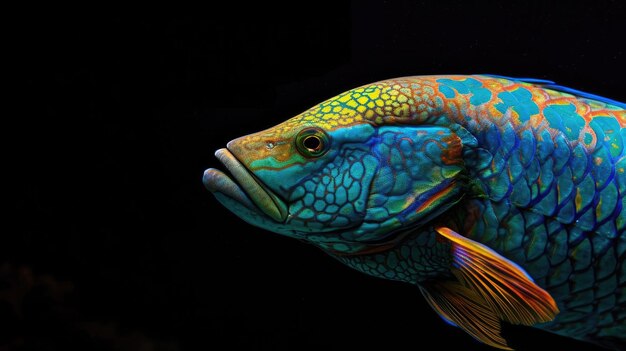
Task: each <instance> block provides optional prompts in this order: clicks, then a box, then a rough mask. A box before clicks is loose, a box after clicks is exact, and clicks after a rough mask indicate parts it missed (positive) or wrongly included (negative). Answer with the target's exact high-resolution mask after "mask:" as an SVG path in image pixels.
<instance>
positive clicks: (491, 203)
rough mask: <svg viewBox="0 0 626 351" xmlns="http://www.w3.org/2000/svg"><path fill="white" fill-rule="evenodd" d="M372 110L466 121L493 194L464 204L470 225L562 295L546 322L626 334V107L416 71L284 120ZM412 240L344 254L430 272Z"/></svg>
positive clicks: (391, 270) (395, 275) (567, 330)
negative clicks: (378, 249)
mask: <svg viewBox="0 0 626 351" xmlns="http://www.w3.org/2000/svg"><path fill="white" fill-rule="evenodd" d="M362 120H367V121H370V122H371V123H374V124H377V125H406V124H411V125H445V126H452V125H459V126H462V130H463V131H467V132H469V133H470V134H471V135H472V136H473V137H474V138H475V139H476V143H475V144H473V145H466V146H469V147H467V148H466V150H465V153H464V158H465V162H466V166H467V168H468V170H469V172H470V177H472V178H473V179H477V180H478V184H479V186H480V188H481V190H482V191H484V194H485V199H483V200H476V199H473V200H468V201H465V202H464V203H463V205H462V206H461V208H462V207H463V206H465V208H464V210H465V211H466V213H467V215H466V216H465V217H464V218H465V220H464V221H463V223H459V226H461V227H464V229H465V230H464V231H463V234H464V235H466V236H468V237H469V238H471V239H473V240H476V241H479V242H482V243H484V244H486V245H488V246H490V247H492V248H493V249H495V250H496V251H497V252H499V253H500V254H502V255H504V256H505V257H507V258H509V259H511V260H513V261H514V262H516V263H518V264H519V265H520V266H522V267H523V268H524V269H525V270H526V271H527V272H528V273H529V274H530V275H531V276H532V277H533V278H534V279H535V281H536V282H537V283H538V284H539V285H540V286H542V287H544V288H545V289H546V290H547V291H548V292H549V293H550V294H551V295H552V296H553V298H554V299H555V300H556V301H557V303H558V305H559V309H560V310H561V313H560V314H559V315H558V316H557V318H556V319H555V320H554V321H553V322H550V323H547V324H545V325H542V326H540V327H543V328H545V329H549V330H552V331H555V332H557V333H560V334H563V335H569V336H573V337H577V338H581V336H584V338H586V339H591V340H594V339H596V340H597V339H602V338H605V337H609V338H610V337H614V338H620V337H621V338H623V335H625V334H626V312H625V311H626V271H625V268H624V265H623V263H624V260H625V258H626V235H625V234H624V232H625V227H626V212H624V211H626V210H625V208H626V175H625V168H626V151H625V144H626V129H625V128H624V127H625V126H626V111H625V110H624V109H623V108H621V107H620V106H615V105H612V104H607V103H605V102H602V101H596V100H591V99H588V98H581V97H577V96H574V95H571V94H568V93H566V92H560V91H556V90H550V89H545V88H543V87H542V86H540V85H538V84H532V83H525V82H522V81H513V80H508V79H504V78H492V77H484V76H433V77H410V78H402V79H396V80H391V81H383V82H379V83H375V84H373V85H369V86H366V87H362V88H358V89H355V90H352V91H349V92H346V93H344V94H342V95H340V96H338V97H337V98H334V99H331V100H329V101H326V102H324V103H322V104H320V105H319V106H316V107H314V108H312V109H311V110H309V111H306V112H304V113H303V114H301V115H300V116H297V117H295V118H294V119H292V120H290V121H288V123H287V125H286V126H285V128H294V126H295V125H298V124H303V123H310V122H311V121H314V122H315V123H322V124H325V125H326V127H327V128H331V129H332V128H341V127H342V126H345V125H349V124H350V123H356V122H358V121H362ZM412 240H418V239H416V238H413V239H411V238H409V239H407V240H406V241H405V242H404V243H403V244H402V245H400V246H398V247H396V248H395V249H393V250H389V251H388V252H387V254H386V255H384V254H380V253H377V254H371V255H361V256H357V257H342V258H340V260H342V261H343V262H344V263H346V264H349V265H351V266H353V267H355V268H357V269H359V270H361V271H364V272H366V273H368V274H372V275H377V276H381V277H385V278H387V279H398V280H410V279H414V278H415V277H423V276H422V275H420V272H424V271H425V268H424V267H425V265H423V264H418V265H417V266H416V265H415V261H411V255H410V252H412V251H411V250H412V249H413V248H417V247H419V246H420V245H419V244H418V243H416V242H414V241H412ZM398 258H399V259H398ZM407 261H408V262H407ZM411 262H413V264H412V263H411ZM397 267H400V268H401V269H400V268H397ZM410 267H413V268H411V269H409V268H410ZM420 270H421V271H420ZM411 272H413V273H415V272H417V273H415V274H413V275H411V274H409V273H411ZM417 279H419V278H417Z"/></svg>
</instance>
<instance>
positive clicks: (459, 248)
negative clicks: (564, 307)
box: [435, 227, 559, 325]
mask: <svg viewBox="0 0 626 351" xmlns="http://www.w3.org/2000/svg"><path fill="white" fill-rule="evenodd" d="M435 230H436V231H437V232H438V233H439V234H441V235H442V236H443V237H445V238H446V239H448V240H450V241H452V251H453V262H454V268H453V269H452V272H453V273H454V275H455V276H456V278H457V279H458V280H459V283H460V284H461V285H462V286H464V287H467V288H468V289H470V290H472V291H474V292H475V293H476V294H477V295H479V296H480V297H481V298H482V300H483V301H484V302H485V303H487V305H488V307H489V308H490V309H491V310H492V311H493V312H494V313H495V314H496V315H497V316H498V318H500V319H501V320H504V321H507V322H509V323H512V324H524V325H533V324H536V323H542V322H548V321H551V320H553V319H554V317H555V316H556V315H557V314H558V313H559V309H558V307H557V306H556V302H554V299H553V298H552V296H550V294H548V292H546V291H545V290H543V289H542V288H541V287H539V286H538V285H537V284H535V283H534V282H533V280H532V278H531V277H530V276H529V275H528V274H527V273H526V272H525V271H524V270H523V269H522V268H521V267H519V266H518V265H516V264H515V263H513V262H512V261H510V260H508V259H506V258H504V257H502V256H501V255H499V254H498V253H497V252H495V251H493V250H492V249H490V248H488V247H487V246H485V245H483V244H480V243H478V242H475V241H473V240H470V239H468V238H466V237H463V236H461V235H459V234H458V233H456V232H454V231H453V230H451V229H449V228H445V227H439V228H435Z"/></svg>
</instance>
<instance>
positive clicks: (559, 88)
mask: <svg viewBox="0 0 626 351" xmlns="http://www.w3.org/2000/svg"><path fill="white" fill-rule="evenodd" d="M481 76H487V77H493V78H502V79H508V80H512V81H518V82H524V83H531V84H537V85H540V86H541V87H543V88H545V89H550V90H555V91H560V92H562V93H567V94H572V95H575V96H578V97H581V98H585V99H590V100H596V101H600V102H604V103H606V104H609V105H613V106H617V107H620V108H623V109H626V103H623V102H620V101H616V100H613V99H609V98H606V97H604V96H600V95H596V94H592V93H587V92H584V91H580V90H577V89H573V88H569V87H565V86H562V85H558V84H556V83H555V82H553V81H551V80H546V79H537V78H513V77H507V76H500V75H496V74H481Z"/></svg>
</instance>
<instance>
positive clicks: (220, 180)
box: [202, 149, 287, 223]
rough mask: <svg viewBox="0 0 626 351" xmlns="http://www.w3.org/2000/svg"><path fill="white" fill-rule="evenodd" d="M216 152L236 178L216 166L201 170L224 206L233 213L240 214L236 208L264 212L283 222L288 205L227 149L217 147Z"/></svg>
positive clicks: (206, 185)
mask: <svg viewBox="0 0 626 351" xmlns="http://www.w3.org/2000/svg"><path fill="white" fill-rule="evenodd" d="M215 156H216V157H217V158H218V159H219V160H220V161H221V162H222V164H223V165H224V166H225V167H226V168H227V169H228V171H230V173H231V175H232V176H233V178H234V179H235V180H233V179H231V178H230V177H229V176H228V175H226V174H225V173H223V172H221V171H219V170H216V169H213V168H209V169H207V170H206V171H205V172H204V176H203V178H202V181H203V183H204V185H205V187H206V188H207V189H208V190H209V191H211V192H212V193H213V194H214V195H215V196H216V197H217V199H218V200H219V201H220V202H221V203H222V204H223V205H224V206H226V207H227V208H228V209H229V210H231V211H232V212H234V213H235V214H239V211H243V213H248V214H252V213H256V214H257V215H261V214H263V215H265V216H267V217H269V219H271V220H273V221H274V222H276V223H283V222H284V221H285V220H286V219H287V205H285V203H284V202H283V201H282V200H281V199H280V198H279V197H278V196H276V195H275V194H274V193H273V192H272V191H271V190H269V189H268V188H267V187H266V186H264V185H263V184H262V183H261V182H259V181H258V180H257V179H256V178H255V177H254V176H253V175H252V174H251V173H250V172H249V171H248V169H247V168H246V167H245V166H244V165H243V164H242V163H241V162H239V160H237V158H236V157H235V156H234V155H233V154H232V153H231V152H230V151H229V150H228V149H219V150H217V151H216V152H215ZM225 199H229V200H230V201H224V200H225ZM244 219H245V218H244Z"/></svg>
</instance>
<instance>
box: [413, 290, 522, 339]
mask: <svg viewBox="0 0 626 351" xmlns="http://www.w3.org/2000/svg"><path fill="white" fill-rule="evenodd" d="M419 288H420V291H421V292H422V294H423V295H424V297H425V298H426V301H428V304H429V305H430V306H431V307H432V308H433V309H434V310H435V311H436V312H437V313H438V314H439V316H440V317H441V318H442V319H443V320H444V321H446V322H447V323H450V324H453V325H455V326H458V327H459V328H461V329H463V331H465V332H466V333H468V334H469V335H471V336H472V337H473V338H474V339H476V340H478V341H480V342H482V343H485V344H487V345H489V346H493V347H496V348H499V349H502V350H512V349H511V348H510V347H509V346H508V345H507V343H506V340H505V339H504V338H503V337H502V336H501V335H500V320H499V318H498V316H497V315H496V314H495V312H494V311H492V310H491V309H490V307H489V305H488V304H486V303H485V302H484V300H482V298H481V297H480V296H479V295H477V294H476V293H475V292H474V291H472V290H471V289H469V288H467V287H465V286H462V285H461V284H459V283H458V282H455V281H446V282H430V283H426V284H424V285H420V286H419Z"/></svg>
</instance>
